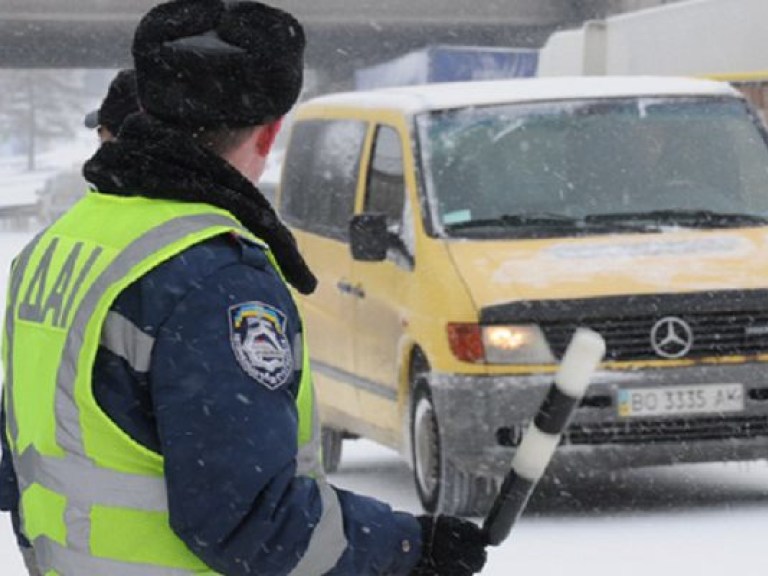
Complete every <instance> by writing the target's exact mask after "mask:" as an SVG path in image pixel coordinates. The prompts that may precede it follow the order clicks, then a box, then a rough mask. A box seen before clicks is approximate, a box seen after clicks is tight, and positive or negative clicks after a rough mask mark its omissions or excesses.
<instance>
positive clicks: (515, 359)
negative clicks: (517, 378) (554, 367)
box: [482, 324, 555, 364]
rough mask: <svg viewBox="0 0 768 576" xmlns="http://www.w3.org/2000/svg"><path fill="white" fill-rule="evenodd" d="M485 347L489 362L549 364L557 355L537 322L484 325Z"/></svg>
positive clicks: (486, 357)
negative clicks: (550, 347) (554, 354)
mask: <svg viewBox="0 0 768 576" xmlns="http://www.w3.org/2000/svg"><path fill="white" fill-rule="evenodd" d="M482 332H483V347H484V348H485V359H486V361H487V362H488V363H489V364H549V363H552V362H555V357H554V356H553V355H552V351H551V350H550V349H549V344H547V340H546V339H545V338H544V333H543V332H542V331H541V328H539V327H538V326H536V325H535V324H520V325H508V326H483V328H482Z"/></svg>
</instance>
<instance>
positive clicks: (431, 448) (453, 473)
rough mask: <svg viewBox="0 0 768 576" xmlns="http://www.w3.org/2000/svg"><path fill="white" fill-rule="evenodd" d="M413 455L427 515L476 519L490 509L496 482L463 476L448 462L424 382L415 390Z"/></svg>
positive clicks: (416, 482)
mask: <svg viewBox="0 0 768 576" xmlns="http://www.w3.org/2000/svg"><path fill="white" fill-rule="evenodd" d="M411 452H412V459H413V477H414V483H415V484H416V492H417V494H418V496H419V500H420V501H421V506H422V508H424V511H425V512H427V513H429V514H436V513H441V514H451V515H457V516H477V515H483V514H485V513H486V512H487V511H488V510H489V509H490V507H491V503H492V502H493V497H494V495H495V489H494V488H495V487H494V483H493V481H492V480H491V479H489V478H484V477H482V476H475V475H474V474H471V473H468V472H463V471H461V470H459V469H458V468H456V467H455V466H454V465H453V464H452V463H451V462H450V461H448V460H446V459H445V457H444V453H443V450H442V446H441V441H440V426H439V423H438V421H437V416H436V414H435V409H434V405H433V403H432V395H431V393H430V391H429V386H428V385H427V384H426V383H425V382H424V381H419V382H418V383H417V384H416V385H415V387H414V389H413V401H412V403H411Z"/></svg>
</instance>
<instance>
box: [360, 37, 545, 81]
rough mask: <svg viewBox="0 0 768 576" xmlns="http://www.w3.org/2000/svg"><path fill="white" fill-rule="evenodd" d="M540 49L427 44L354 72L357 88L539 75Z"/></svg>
mask: <svg viewBox="0 0 768 576" xmlns="http://www.w3.org/2000/svg"><path fill="white" fill-rule="evenodd" d="M538 61H539V51H538V50H536V49H528V48H497V47H490V46H447V45H434V46H427V47H425V48H422V49H420V50H415V51H413V52H409V53H407V54H404V55H403V56H400V57H399V58H395V59H393V60H389V61H387V62H383V63H381V64H377V65H375V66H369V67H367V68H362V69H360V70H357V71H356V72H355V88H356V89H358V90H368V89H371V88H383V87H386V86H408V85H412V84H426V83H432V82H462V81H467V80H491V79H498V78H524V77H531V76H535V75H536V70H537V67H538Z"/></svg>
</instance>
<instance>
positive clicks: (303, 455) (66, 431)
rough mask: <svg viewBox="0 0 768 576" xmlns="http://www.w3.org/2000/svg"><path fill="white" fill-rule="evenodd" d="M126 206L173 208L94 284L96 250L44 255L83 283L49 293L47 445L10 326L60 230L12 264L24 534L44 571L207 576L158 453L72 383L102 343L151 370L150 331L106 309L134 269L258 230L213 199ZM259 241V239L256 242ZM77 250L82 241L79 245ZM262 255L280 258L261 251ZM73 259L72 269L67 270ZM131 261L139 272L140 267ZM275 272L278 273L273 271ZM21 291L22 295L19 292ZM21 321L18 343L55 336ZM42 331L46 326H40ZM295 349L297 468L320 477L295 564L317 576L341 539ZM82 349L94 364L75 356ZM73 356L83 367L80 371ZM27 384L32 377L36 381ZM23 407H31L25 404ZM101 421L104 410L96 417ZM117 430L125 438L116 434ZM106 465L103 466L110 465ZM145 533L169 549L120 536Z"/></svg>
mask: <svg viewBox="0 0 768 576" xmlns="http://www.w3.org/2000/svg"><path fill="white" fill-rule="evenodd" d="M96 197H98V195H97V196H94V195H92V194H89V195H88V196H87V197H86V199H85V200H83V201H81V202H82V203H83V204H85V206H81V207H80V211H81V212H82V211H83V210H87V209H88V203H89V202H97V200H96ZM127 204H129V205H130V206H131V207H132V209H134V210H135V209H136V208H138V209H149V210H153V211H155V210H158V209H159V208H163V206H162V205H165V207H167V208H168V212H169V214H168V215H167V217H165V218H164V219H163V220H162V221H160V222H159V223H158V224H157V225H155V226H152V227H147V229H146V230H144V232H143V233H142V234H140V235H139V236H137V237H136V238H135V239H133V240H132V241H130V242H127V243H126V244H125V245H124V246H119V247H118V248H119V250H118V251H117V252H116V254H115V255H113V258H112V260H111V261H109V262H107V263H106V265H105V266H104V267H103V269H102V270H100V271H99V272H98V274H97V275H96V276H95V277H93V278H91V279H90V280H89V281H86V280H85V277H86V273H85V272H84V271H87V269H88V268H90V267H91V266H93V265H94V264H95V261H96V260H98V259H99V258H100V257H101V256H102V251H101V248H99V247H98V246H97V248H96V249H95V250H93V251H92V253H91V255H90V256H89V260H88V261H86V262H85V264H83V265H82V267H81V269H80V270H79V271H78V272H77V274H75V270H74V268H75V264H74V258H73V259H72V261H73V263H72V264H70V259H69V258H67V260H66V261H65V262H61V258H60V259H59V262H58V263H57V264H56V265H50V262H49V263H48V264H49V268H50V269H51V270H55V271H58V272H59V275H58V276H56V274H52V276H56V277H57V278H61V277H62V275H67V274H68V276H67V281H68V282H69V281H71V280H72V279H74V282H75V284H73V290H80V288H81V285H82V288H83V296H82V299H81V300H80V301H79V302H77V303H75V302H74V296H73V297H72V298H70V299H68V300H67V301H66V302H65V301H64V300H65V298H64V296H63V294H62V295H60V294H54V296H55V297H56V298H57V300H55V301H54V304H55V306H54V307H53V308H54V312H53V317H54V320H53V321H52V322H53V323H54V324H55V323H56V322H57V321H58V322H59V323H60V325H59V326H55V327H57V328H62V329H63V328H66V335H65V337H64V339H63V350H62V351H61V355H60V358H61V361H59V362H58V369H57V370H56V373H55V388H54V397H53V398H52V399H51V400H52V404H53V406H52V408H53V414H52V416H53V417H54V418H55V427H54V428H55V442H48V443H46V442H45V432H43V433H41V434H38V431H37V430H31V431H27V430H26V428H25V427H26V426H29V425H30V419H29V415H28V414H27V416H26V420H25V419H22V418H20V417H19V414H17V413H16V410H17V408H18V406H17V405H16V397H15V394H14V393H15V392H16V391H18V390H17V388H16V387H17V386H18V385H20V384H18V383H17V382H16V378H17V377H19V376H18V374H19V372H20V370H19V369H20V368H21V369H22V370H21V371H22V372H23V374H24V375H26V376H24V375H22V376H20V377H19V378H20V379H22V380H23V382H24V383H23V385H24V386H31V384H29V383H28V382H27V380H26V377H27V376H29V374H35V368H34V367H30V366H28V365H24V363H23V362H20V360H19V356H18V349H17V348H16V346H17V345H18V344H19V343H18V342H17V338H18V337H17V333H18V331H17V326H16V323H17V322H21V321H24V318H23V316H22V317H21V318H20V317H19V316H20V310H22V309H23V307H24V306H25V305H27V306H28V307H29V302H28V300H29V294H30V293H32V288H34V281H30V279H29V275H30V273H32V274H38V273H39V272H38V271H37V269H36V268H35V262H36V263H37V265H38V267H39V266H40V262H41V260H43V259H44V258H46V257H49V258H51V259H52V258H53V256H49V255H48V252H49V251H50V252H51V253H54V251H53V250H52V249H51V246H52V245H54V244H55V243H56V241H57V238H56V237H55V235H56V234H57V233H62V230H61V228H57V227H56V224H54V226H53V227H52V229H50V230H49V231H48V232H46V233H44V234H42V235H41V236H38V238H36V239H35V241H33V243H31V244H30V246H29V247H28V248H27V249H25V250H24V251H23V252H22V253H21V254H20V256H19V257H18V258H17V260H16V262H15V265H14V268H13V273H12V278H11V283H10V293H9V307H8V310H9V311H10V313H9V314H8V315H7V319H6V332H5V340H4V342H5V343H4V355H5V359H6V362H5V366H6V389H7V393H6V409H7V414H8V427H7V432H8V436H9V441H10V443H11V446H12V452H13V456H14V464H15V466H16V469H17V473H18V477H19V483H20V489H21V493H22V498H21V505H20V509H21V513H22V517H23V522H24V523H23V526H24V531H25V533H26V535H27V536H28V537H30V539H31V540H32V541H33V544H34V548H35V553H36V556H37V559H38V562H39V564H40V569H41V572H42V573H44V574H45V573H47V572H51V573H55V574H59V575H60V576H82V575H84V574H88V575H89V576H101V575H104V576H133V575H138V574H141V575H142V576H165V575H168V576H175V575H177V574H209V575H212V574H214V573H213V572H212V571H211V570H210V569H209V568H207V567H205V565H204V564H203V563H202V562H201V561H200V560H199V559H198V558H196V557H195V556H194V555H193V554H192V553H191V552H189V550H187V549H186V547H185V546H184V545H183V543H182V542H181V541H180V540H179V539H178V538H177V537H176V536H175V534H174V533H173V532H172V530H171V528H170V526H169V525H168V509H167V496H166V491H165V483H164V480H163V478H162V476H161V474H162V458H161V457H160V456H159V455H156V454H150V453H149V451H147V450H146V449H144V448H143V447H140V446H138V445H137V444H135V443H134V442H132V441H130V440H129V439H127V436H125V435H124V434H122V433H121V432H120V433H119V434H118V437H117V438H118V439H117V440H114V437H115V434H116V432H115V430H114V429H113V428H116V426H115V425H114V424H113V423H112V422H111V421H109V420H108V418H107V417H106V415H104V414H103V413H101V412H100V411H99V413H100V414H97V415H96V418H95V419H94V415H93V414H92V413H90V412H89V411H93V406H95V400H93V401H92V394H91V392H90V389H89V390H88V393H87V395H86V397H85V398H84V397H83V396H82V394H83V392H82V390H81V389H80V388H79V385H80V384H78V383H81V382H82V379H83V378H85V379H86V381H87V383H88V384H89V385H90V370H92V360H93V358H95V354H96V347H97V346H98V345H99V343H100V342H101V344H102V345H105V346H106V347H108V348H109V349H110V350H112V351H113V352H115V353H117V354H118V355H120V356H121V357H123V358H125V359H126V361H127V362H128V363H129V364H130V365H131V366H132V367H134V368H138V369H142V368H143V369H144V370H146V369H148V367H149V357H150V354H151V348H152V345H153V340H152V338H151V337H149V336H147V335H146V334H144V333H143V332H141V331H140V330H138V329H137V328H136V327H135V326H132V325H131V323H130V322H129V321H128V320H127V319H125V318H124V317H122V316H120V315H118V314H116V313H113V312H109V311H108V308H109V306H110V305H111V302H112V301H113V300H114V298H115V297H116V295H117V294H119V292H120V291H122V289H124V288H125V286H127V285H128V284H129V283H130V282H132V281H133V280H134V279H135V278H136V277H140V276H142V275H143V274H145V273H146V272H147V271H148V270H149V269H151V268H152V267H154V266H155V265H157V263H159V262H160V261H162V260H163V259H164V258H167V257H171V256H173V255H174V254H177V253H179V252H181V251H182V250H183V249H185V248H187V247H189V246H191V245H193V244H195V243H197V242H200V241H202V240H204V239H205V238H209V237H212V236H214V235H218V234H221V233H224V232H227V231H236V232H237V233H238V234H241V235H243V236H245V237H248V238H251V239H253V240H256V241H258V239H254V238H253V237H252V236H251V235H250V234H249V233H248V232H247V231H245V230H243V229H242V227H241V226H240V225H239V223H237V221H235V220H234V219H232V218H231V217H230V216H229V215H227V214H226V213H222V212H221V211H217V210H215V209H212V208H209V207H206V208H205V209H204V210H201V209H200V206H199V205H190V208H189V210H186V209H185V208H187V207H186V206H184V205H181V206H180V205H179V204H176V203H164V202H155V201H151V202H150V201H142V200H137V199H131V202H129V203H127ZM142 204H144V205H142ZM134 216H135V214H134ZM63 230H64V233H67V232H70V233H71V230H67V228H66V226H64V227H63ZM81 236H83V235H81ZM89 239H90V237H89ZM46 242H48V244H47V245H46ZM91 244H92V245H97V242H96V241H93V242H91ZM260 244H262V245H263V243H261V242H260ZM76 249H77V250H79V248H78V245H76ZM108 249H109V246H105V247H104V251H105V252H106V251H108ZM75 251H76V250H75V249H73V250H72V252H75ZM41 252H45V253H43V254H41ZM267 254H268V255H269V257H270V260H271V261H272V262H273V264H275V262H274V259H273V258H272V255H271V253H270V252H269V251H268V250H267ZM161 255H162V257H161ZM91 259H92V260H93V261H91ZM68 265H69V267H70V269H67V266H68ZM56 266H58V270H57V269H56ZM137 269H140V273H138V274H137V273H136V270H137ZM277 269H278V271H279V268H277ZM62 271H63V272H62ZM25 280H26V284H27V286H26V288H27V291H26V296H25V294H21V292H22V291H24V288H25ZM42 284H44V282H43V283H42ZM42 284H41V285H42ZM56 286H58V280H57V284H56ZM41 290H42V288H41ZM55 290H56V287H54V291H55ZM39 298H42V296H39ZM22 299H26V300H27V301H26V302H24V301H21V300H22ZM73 304H74V305H73ZM69 306H72V309H69ZM46 318H47V308H46V309H44V311H43V312H42V320H43V321H45V320H46ZM67 324H68V325H67ZM24 329H25V332H24V338H26V339H23V341H22V344H23V343H26V342H28V341H34V342H38V343H39V342H44V341H45V338H46V335H47V334H50V333H52V329H51V328H50V327H45V328H42V327H41V328H39V329H31V328H29V327H25V328H24ZM46 330H48V332H45V331H46ZM30 335H31V336H30ZM30 338H31V340H29V339H30ZM34 338H37V340H35V339H34ZM302 352H303V353H302V358H303V362H302V367H303V373H302V382H301V385H300V388H299V394H298V397H297V400H296V401H297V407H298V409H299V417H300V418H299V420H300V430H299V441H300V444H301V445H300V451H299V456H298V461H297V474H303V475H306V474H317V475H318V476H317V478H316V480H317V483H318V487H319V490H320V497H321V503H322V509H323V512H322V516H321V519H320V521H319V523H318V524H317V526H316V527H315V529H314V531H313V535H312V538H311V540H310V543H309V546H308V548H307V550H306V553H305V555H304V556H303V557H302V559H301V560H300V562H299V564H298V565H297V566H296V567H295V569H294V571H293V572H292V574H295V575H297V576H305V575H310V574H312V575H316V574H322V573H324V572H326V571H328V570H330V569H331V568H332V567H333V566H334V565H335V564H336V562H337V561H338V559H339V557H340V556H341V554H342V553H343V551H344V550H345V548H346V544H347V543H346V538H345V536H344V531H343V522H342V517H341V510H340V506H339V502H338V499H337V497H336V493H335V491H334V490H333V489H332V488H330V487H329V486H328V485H327V484H326V483H325V481H324V479H323V478H322V474H320V473H319V472H320V468H319V458H318V455H319V422H318V418H317V414H316V412H315V410H316V406H315V403H314V401H313V400H314V399H313V395H314V392H313V390H312V386H311V378H310V372H309V364H308V354H307V350H306V346H302ZM82 358H86V359H89V360H90V361H89V362H88V363H87V364H83V365H81V359H82ZM26 364H30V362H27V363H26ZM79 365H81V368H80V370H79V371H78V366H79ZM83 366H87V367H88V370H87V371H88V372H89V373H88V374H87V375H85V376H84V375H83V373H84V372H86V370H84V369H83ZM42 373H43V374H44V373H45V372H44V371H43V372H42ZM34 382H35V384H37V380H34ZM91 402H92V404H91ZM22 408H23V407H22ZM23 409H25V410H27V412H29V410H30V409H29V408H23ZM83 409H85V412H83ZM100 418H103V422H102V420H101V419H100ZM84 419H86V420H85V422H84ZM35 422H37V420H35ZM38 423H39V422H38ZM43 424H46V423H45V422H43ZM47 424H50V423H47ZM89 427H90V428H89ZM20 428H21V429H20ZM32 428H35V427H34V426H33V427H32ZM25 434H26V435H25ZM35 434H38V436H40V435H41V436H42V437H43V441H42V444H41V447H42V448H43V452H45V454H43V453H41V450H40V449H38V447H37V445H36V443H35V440H34V438H35ZM86 434H87V435H88V437H89V438H94V437H98V435H100V434H103V435H106V436H110V435H111V437H112V439H110V440H107V441H106V442H107V444H99V443H98V442H96V443H94V442H91V444H93V445H89V442H88V441H87V439H86V438H85V436H86ZM120 434H122V436H123V437H125V438H120V437H119V435H120ZM30 437H31V438H33V440H32V441H30V440H29V438H30ZM22 438H24V442H23V443H22V444H21V445H20V444H19V440H20V439H22ZM110 441H113V442H118V443H120V445H121V448H122V449H123V451H124V452H125V453H126V458H125V460H119V461H118V460H113V458H114V455H112V454H106V452H107V450H106V449H105V448H104V446H108V443H109V442H110ZM52 444H55V445H52ZM105 462H110V464H109V465H105ZM129 527H133V528H135V529H136V531H138V532H139V534H138V535H136V534H134V537H133V538H130V537H126V538H122V537H121V536H120V535H121V534H123V535H124V536H125V535H126V534H125V533H124V532H125V531H126V530H128V528H129ZM121 530H122V532H121ZM131 534H133V533H131ZM142 537H143V538H144V540H145V541H142V542H141V544H142V545H143V544H145V543H152V544H156V543H157V542H161V543H163V544H165V547H164V548H163V547H162V546H160V545H157V546H156V547H155V550H154V552H155V553H156V554H155V555H154V556H153V555H152V554H151V553H146V554H145V555H144V556H143V557H142V553H141V552H140V551H139V550H134V549H128V548H126V545H125V544H124V542H123V541H121V540H132V539H133V540H139V541H141V540H142ZM158 546H160V547H159V548H158ZM142 550H143V547H142Z"/></svg>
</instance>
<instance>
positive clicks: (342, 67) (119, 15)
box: [0, 0, 670, 86]
mask: <svg viewBox="0 0 768 576" xmlns="http://www.w3.org/2000/svg"><path fill="white" fill-rule="evenodd" d="M665 1H667V2H668V1H670V0H273V1H272V3H273V5H275V6H279V7H281V8H284V9H286V10H289V11H290V12H292V13H294V14H295V15H296V16H297V17H298V18H299V19H300V20H301V21H302V22H303V23H304V25H305V27H306V31H307V37H308V47H307V64H308V66H310V67H312V68H315V69H317V70H319V71H321V72H322V77H323V80H324V83H325V84H329V85H341V86H343V85H344V83H345V82H346V81H347V80H348V79H349V78H350V77H351V76H352V71H353V70H354V69H355V68H359V67H362V66H367V65H370V64H374V63H378V62H381V61H384V60H387V59H389V58H392V57H395V56H398V55H400V54H402V53H404V52H407V51H408V50H411V49H414V48H420V47H423V46H425V45H427V44H441V43H444V44H465V45H486V46H515V47H539V46H541V45H542V44H543V43H544V41H545V40H546V38H547V37H548V35H549V34H550V33H551V32H552V31H553V30H555V29H557V28H562V27H570V26H575V25H578V24H580V23H581V22H582V21H583V20H585V19H588V18H595V17H603V16H605V15H607V14H608V13H611V12H616V11H621V10H623V9H627V8H628V7H629V6H632V7H636V6H638V3H641V5H640V7H642V6H643V5H657V4H662V3H665ZM157 3H158V0H0V67H32V68H34V67H46V68H51V67H62V68H64V67H78V68H80V67H90V68H118V67H125V66H129V65H130V61H131V58H130V44H131V38H132V34H133V30H134V28H135V26H136V24H137V22H138V21H139V19H140V17H141V16H142V14H144V13H145V12H146V11H147V10H148V9H149V8H151V7H152V6H154V5H155V4H157Z"/></svg>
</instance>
